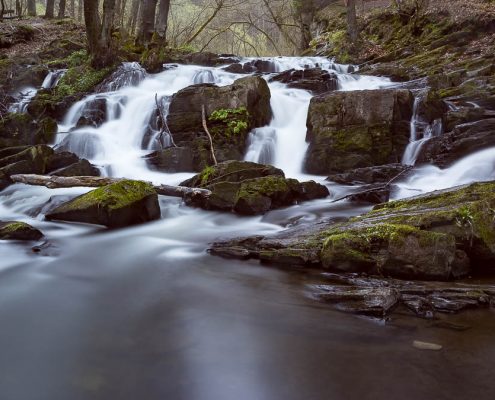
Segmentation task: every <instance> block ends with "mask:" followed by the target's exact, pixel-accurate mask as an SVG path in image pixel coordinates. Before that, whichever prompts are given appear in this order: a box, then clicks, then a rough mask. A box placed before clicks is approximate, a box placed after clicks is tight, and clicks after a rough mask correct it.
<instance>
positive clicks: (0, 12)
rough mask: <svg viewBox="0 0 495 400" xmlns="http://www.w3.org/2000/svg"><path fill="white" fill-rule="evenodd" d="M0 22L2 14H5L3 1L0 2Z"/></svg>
mask: <svg viewBox="0 0 495 400" xmlns="http://www.w3.org/2000/svg"><path fill="white" fill-rule="evenodd" d="M0 6H1V7H0V21H3V13H4V12H5V0H0Z"/></svg>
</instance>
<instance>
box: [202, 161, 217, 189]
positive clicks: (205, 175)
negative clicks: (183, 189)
mask: <svg viewBox="0 0 495 400" xmlns="http://www.w3.org/2000/svg"><path fill="white" fill-rule="evenodd" d="M214 174H215V168H213V167H211V166H208V167H206V168H205V169H203V171H201V174H200V177H199V179H200V182H201V183H200V184H201V186H205V185H206V184H207V183H208V182H209V181H210V179H211V178H212V176H213V175H214Z"/></svg>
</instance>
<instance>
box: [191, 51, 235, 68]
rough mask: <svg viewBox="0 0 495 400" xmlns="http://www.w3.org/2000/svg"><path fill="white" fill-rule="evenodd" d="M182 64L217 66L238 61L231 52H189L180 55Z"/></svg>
mask: <svg viewBox="0 0 495 400" xmlns="http://www.w3.org/2000/svg"><path fill="white" fill-rule="evenodd" d="M181 61H182V62H183V63H184V64H191V65H202V66H205V67H217V66H219V65H225V64H231V63H235V62H238V61H239V58H238V57H236V56H234V55H232V54H215V53H210V52H199V53H190V54H186V55H185V56H183V57H182V60H181Z"/></svg>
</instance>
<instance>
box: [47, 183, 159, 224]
mask: <svg viewBox="0 0 495 400" xmlns="http://www.w3.org/2000/svg"><path fill="white" fill-rule="evenodd" d="M46 218H47V219H49V220H60V221H70V222H82V223H88V224H97V225H104V226H107V227H109V228H122V227H126V226H130V225H136V224H141V223H145V222H149V221H153V220H157V219H159V218H160V206H159V204H158V195H157V194H156V192H155V190H154V188H153V186H152V185H151V184H149V183H146V182H141V181H131V180H122V181H119V182H117V183H114V184H111V185H108V186H104V187H101V188H98V189H96V190H93V191H91V192H89V193H86V194H84V195H82V196H78V197H76V198H75V199H73V200H71V201H69V202H67V203H64V204H62V205H61V206H58V207H56V208H55V209H54V210H52V211H50V212H49V213H48V214H47V215H46Z"/></svg>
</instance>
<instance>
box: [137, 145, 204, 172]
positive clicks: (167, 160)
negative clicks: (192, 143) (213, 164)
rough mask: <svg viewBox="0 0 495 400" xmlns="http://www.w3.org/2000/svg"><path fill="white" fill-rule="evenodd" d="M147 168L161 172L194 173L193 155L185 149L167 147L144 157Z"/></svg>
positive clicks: (189, 150)
mask: <svg viewBox="0 0 495 400" xmlns="http://www.w3.org/2000/svg"><path fill="white" fill-rule="evenodd" d="M145 159H146V163H147V164H148V166H149V168H150V169H152V170H155V171H162V172H194V154H193V152H192V150H191V149H189V148H187V147H169V148H168V149H165V150H160V151H155V152H153V153H151V154H149V155H147V156H146V157H145Z"/></svg>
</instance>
